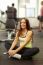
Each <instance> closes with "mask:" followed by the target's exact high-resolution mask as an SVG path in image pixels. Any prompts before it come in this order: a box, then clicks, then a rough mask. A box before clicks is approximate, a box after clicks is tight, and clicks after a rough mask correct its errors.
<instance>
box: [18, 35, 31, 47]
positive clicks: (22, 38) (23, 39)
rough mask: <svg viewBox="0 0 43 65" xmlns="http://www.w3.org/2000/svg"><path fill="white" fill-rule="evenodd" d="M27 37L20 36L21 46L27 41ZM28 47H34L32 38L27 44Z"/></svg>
mask: <svg viewBox="0 0 43 65" xmlns="http://www.w3.org/2000/svg"><path fill="white" fill-rule="evenodd" d="M25 38H26V36H25V37H19V43H20V46H21V45H23V43H24V42H25ZM25 47H26V48H32V39H31V40H30V41H29V42H28V43H27V44H26V45H25Z"/></svg>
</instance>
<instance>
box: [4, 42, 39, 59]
mask: <svg viewBox="0 0 43 65" xmlns="http://www.w3.org/2000/svg"><path fill="white" fill-rule="evenodd" d="M10 46H11V44H10V43H5V47H6V49H7V50H9V48H10ZM16 48H17V46H16V47H15V48H14V49H16ZM38 52H39V48H37V47H33V48H26V47H24V48H23V49H22V50H20V51H19V52H18V53H19V54H21V56H22V58H25V57H27V58H28V57H32V56H34V55H36V54H37V53H38Z"/></svg>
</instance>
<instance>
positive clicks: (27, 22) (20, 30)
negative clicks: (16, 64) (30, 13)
mask: <svg viewBox="0 0 43 65" xmlns="http://www.w3.org/2000/svg"><path fill="white" fill-rule="evenodd" d="M22 19H24V20H25V21H26V28H27V30H31V28H30V23H29V20H28V19H27V18H22ZM22 19H21V20H22ZM21 20H20V29H19V32H18V36H20V34H22V28H21Z"/></svg>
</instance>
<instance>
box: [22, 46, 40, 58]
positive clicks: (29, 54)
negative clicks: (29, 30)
mask: <svg viewBox="0 0 43 65" xmlns="http://www.w3.org/2000/svg"><path fill="white" fill-rule="evenodd" d="M38 52H39V48H37V47H34V48H29V49H28V48H26V49H25V51H24V52H23V54H22V56H21V57H22V58H25V57H27V58H30V57H32V56H34V55H36V54H37V53H38Z"/></svg>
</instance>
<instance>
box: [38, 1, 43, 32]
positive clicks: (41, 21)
mask: <svg viewBox="0 0 43 65" xmlns="http://www.w3.org/2000/svg"><path fill="white" fill-rule="evenodd" d="M38 20H39V32H41V31H42V24H43V1H41V9H40V16H38Z"/></svg>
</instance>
